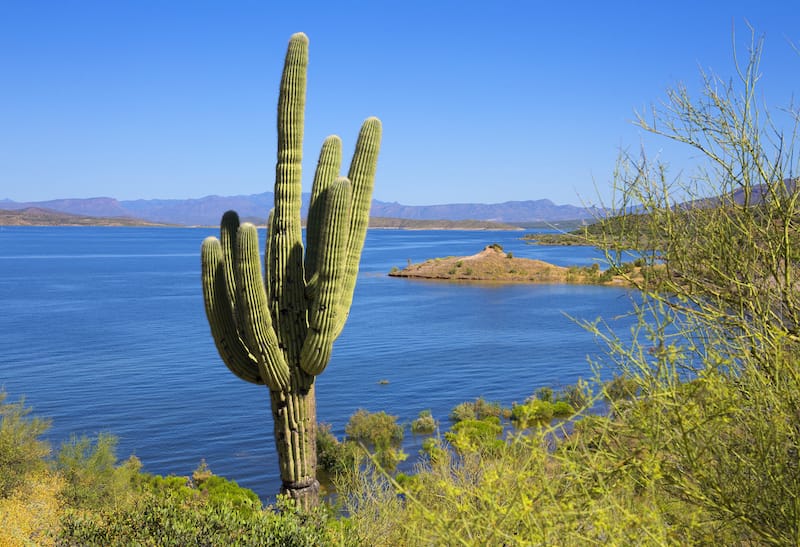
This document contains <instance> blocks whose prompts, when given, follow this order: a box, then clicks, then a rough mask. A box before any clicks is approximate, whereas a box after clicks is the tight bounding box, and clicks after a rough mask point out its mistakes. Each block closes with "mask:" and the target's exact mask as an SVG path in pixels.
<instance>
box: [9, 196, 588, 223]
mask: <svg viewBox="0 0 800 547" xmlns="http://www.w3.org/2000/svg"><path fill="white" fill-rule="evenodd" d="M309 199H310V194H308V193H304V194H303V206H302V210H301V214H302V215H303V216H305V215H306V213H307V211H308V202H309ZM272 204H273V193H272V192H264V193H261V194H250V195H234V196H220V195H211V196H204V197H201V198H190V199H138V200H117V199H115V198H111V197H95V198H65V199H56V200H47V201H34V202H17V201H13V200H9V199H3V200H0V209H6V210H18V209H25V208H29V207H36V208H43V209H50V210H54V211H59V212H63V213H70V214H77V215H87V216H98V217H134V218H139V219H143V220H147V221H149V222H157V223H169V224H181V225H186V226H198V225H199V226H209V225H216V224H218V223H219V219H220V218H221V217H222V214H223V213H224V212H225V211H228V210H231V209H233V210H235V211H237V212H238V213H239V216H240V217H242V218H246V217H257V218H262V217H263V218H266V216H267V214H268V212H269V210H270V209H271V208H272ZM371 215H372V216H375V217H391V218H401V219H409V220H452V221H460V220H476V221H493V222H514V223H523V222H542V221H544V222H552V221H563V220H580V219H588V218H593V217H594V216H595V215H596V210H595V209H592V208H585V207H577V206H574V205H557V204H555V203H553V202H552V201H550V200H549V199H539V200H526V201H506V202H503V203H490V204H487V203H450V204H440V205H403V204H401V203H397V202H384V201H380V200H373V202H372V210H371Z"/></svg>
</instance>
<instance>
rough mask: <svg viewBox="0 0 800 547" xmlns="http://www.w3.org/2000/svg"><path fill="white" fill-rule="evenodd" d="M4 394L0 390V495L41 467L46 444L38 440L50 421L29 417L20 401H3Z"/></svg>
mask: <svg viewBox="0 0 800 547" xmlns="http://www.w3.org/2000/svg"><path fill="white" fill-rule="evenodd" d="M6 396H7V395H6V393H5V392H4V391H0V498H3V497H6V496H9V495H11V493H12V492H13V491H14V489H15V488H17V487H18V486H20V485H22V484H23V483H24V482H25V477H26V476H27V475H28V474H29V473H32V472H35V471H41V470H42V469H44V468H45V466H46V464H45V462H44V458H46V457H47V456H48V455H49V454H50V445H49V444H48V443H47V442H46V441H43V440H42V439H41V436H42V435H43V434H44V433H45V432H46V431H47V430H48V429H49V428H50V422H49V421H48V420H44V419H41V418H36V417H31V416H30V413H31V409H30V408H28V407H26V406H25V401H24V400H22V399H20V400H19V401H18V402H16V403H7V402H5V399H6Z"/></svg>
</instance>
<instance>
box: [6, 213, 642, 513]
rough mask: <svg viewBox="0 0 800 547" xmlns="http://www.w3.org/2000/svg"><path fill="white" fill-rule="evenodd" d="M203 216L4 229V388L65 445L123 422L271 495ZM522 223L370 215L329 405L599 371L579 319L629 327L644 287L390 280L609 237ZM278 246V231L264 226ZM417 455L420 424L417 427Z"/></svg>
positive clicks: (518, 388) (143, 441) (566, 253)
mask: <svg viewBox="0 0 800 547" xmlns="http://www.w3.org/2000/svg"><path fill="white" fill-rule="evenodd" d="M211 234H216V230H212V229H201V228H100V227H76V228H72V227H57V228H50V227H48V228H39V227H3V228H1V229H0V301H1V302H2V304H3V313H2V314H1V315H0V344H2V347H3V351H2V355H0V387H4V388H5V391H6V392H7V393H8V400H12V401H15V400H18V399H19V398H20V397H22V396H24V398H25V401H26V404H27V405H28V406H30V407H32V408H33V411H34V414H35V415H37V416H42V417H48V418H52V420H53V426H52V428H51V430H50V431H49V432H48V434H47V438H48V439H49V440H51V442H52V443H53V445H54V447H55V448H57V447H58V446H59V444H60V443H61V442H63V441H65V440H67V439H69V437H70V435H71V434H86V435H96V434H97V433H99V432H108V433H112V434H114V435H116V436H117V437H118V438H119V445H118V455H119V456H120V458H121V459H124V458H126V457H127V456H128V455H130V454H135V455H136V456H138V457H139V458H140V459H141V460H142V462H143V463H144V467H145V470H147V471H149V472H152V473H158V474H170V473H173V474H178V475H189V474H191V472H192V470H193V469H195V468H196V467H197V465H198V463H199V462H200V460H201V458H204V459H205V460H206V461H207V463H208V465H209V467H210V468H211V470H212V471H213V472H214V473H217V474H220V475H224V476H226V477H228V478H230V479H233V480H236V481H237V482H239V484H241V485H243V486H247V487H249V488H252V489H253V490H255V491H256V492H257V493H258V494H259V495H260V496H261V497H262V499H264V500H267V499H269V498H270V497H272V496H273V495H274V494H275V492H276V491H277V489H278V488H279V485H280V480H279V477H278V474H277V464H276V455H275V449H274V446H273V439H272V424H271V415H270V410H269V397H268V393H267V391H266V388H263V387H259V386H255V385H253V384H249V383H246V382H243V381H241V380H239V379H238V378H236V377H235V376H234V375H233V374H232V373H230V372H229V371H228V369H227V368H226V367H225V365H224V364H223V363H222V362H221V360H220V359H219V357H218V355H217V353H216V349H215V348H214V344H213V341H212V339H211V335H210V331H209V328H208V325H207V323H206V319H205V313H204V311H203V300H202V293H201V287H200V273H199V272H200V258H199V253H200V250H199V249H200V243H201V241H202V240H203V239H204V238H205V237H206V236H207V235H211ZM522 235H523V232H513V231H509V232H502V231H501V232H485V231H402V230H371V231H370V232H369V234H368V237H367V243H366V247H365V249H364V254H363V257H362V264H361V272H360V276H359V280H358V286H357V288H356V294H355V297H354V302H353V306H352V309H351V312H350V319H349V320H348V323H347V326H346V328H345V330H344V332H343V333H342V335H341V337H340V338H339V340H338V341H337V342H336V344H335V346H334V351H333V357H332V359H331V362H330V364H329V365H328V368H327V369H326V370H325V372H324V373H323V374H322V375H321V376H320V377H319V378H318V380H317V398H318V399H317V403H318V408H317V414H318V419H319V420H320V421H321V422H327V423H330V424H331V425H332V426H333V432H334V433H335V434H337V436H340V437H341V436H342V435H343V434H344V426H345V424H346V423H347V420H348V418H349V417H350V415H351V414H352V413H353V412H355V411H356V410H357V409H359V408H365V409H367V410H370V411H378V410H386V411H387V412H389V413H390V414H393V415H396V416H398V417H399V419H400V421H401V422H405V423H409V422H410V421H411V420H413V419H414V418H416V416H417V415H418V413H419V412H420V411H421V410H424V409H430V410H431V411H432V413H433V415H434V417H435V418H437V419H438V420H439V421H440V422H441V423H442V426H443V428H446V427H447V425H448V418H447V416H448V414H449V412H450V410H451V409H452V408H453V407H454V406H456V405H457V404H458V403H460V402H463V401H466V400H473V399H475V398H476V397H479V396H482V397H484V398H486V399H487V400H491V401H498V402H500V403H502V404H504V405H510V404H511V403H512V402H513V401H518V402H522V401H523V400H524V399H525V398H526V397H528V396H529V395H531V394H532V393H533V392H534V391H535V390H536V389H537V388H539V387H542V386H552V387H558V386H563V385H567V384H570V383H574V382H575V381H576V380H577V379H578V378H579V377H584V378H588V377H591V376H592V371H591V368H590V366H589V364H588V362H587V356H590V355H596V354H598V353H599V352H601V351H602V347H600V346H598V344H597V343H596V341H595V340H594V338H593V337H592V336H591V335H590V334H588V333H587V332H585V331H583V330H582V329H581V328H580V327H579V326H578V325H576V324H575V322H574V321H573V320H572V319H571V318H570V317H577V318H582V319H590V320H593V319H596V318H597V317H600V316H602V317H603V318H605V319H606V320H609V321H612V320H614V318H618V319H616V320H615V326H616V327H617V328H618V329H619V330H620V331H624V330H625V327H626V325H627V323H628V322H629V321H630V320H629V319H627V318H624V317H622V316H624V315H625V314H626V313H628V312H629V311H630V310H631V297H632V296H633V294H632V292H631V291H629V290H627V289H621V288H612V287H595V286H575V285H502V286H500V285H471V284H454V283H447V282H431V281H427V282H426V281H416V280H409V279H398V278H390V277H388V276H387V275H386V273H387V272H388V271H389V270H391V269H392V267H393V266H397V267H404V266H405V265H406V264H407V262H408V261H412V262H421V261H423V260H426V259H428V258H434V257H437V256H448V255H470V254H474V253H477V252H478V251H480V250H481V249H482V248H483V247H484V246H486V245H488V244H490V243H499V244H501V245H502V246H503V247H504V249H505V250H506V251H508V252H513V254H514V256H515V257H527V258H538V259H541V260H546V261H548V262H552V263H555V264H559V265H564V266H568V265H589V264H591V263H592V262H595V261H601V260H602V255H601V254H600V253H599V251H597V250H596V249H592V248H584V247H544V246H534V245H528V244H526V243H525V242H524V241H522V240H521V239H520V237H521V236H522ZM261 240H262V247H263V233H262V234H261ZM406 437H407V440H408V442H407V444H406V447H405V449H406V451H407V452H409V454H410V458H409V461H410V462H413V460H414V459H415V455H416V450H417V447H418V445H419V444H418V443H419V440H418V439H414V438H413V436H412V435H411V433H410V431H409V430H407V431H406Z"/></svg>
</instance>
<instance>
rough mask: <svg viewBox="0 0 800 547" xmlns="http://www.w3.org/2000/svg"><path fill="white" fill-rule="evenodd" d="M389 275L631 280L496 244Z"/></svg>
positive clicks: (471, 279)
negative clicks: (520, 253)
mask: <svg viewBox="0 0 800 547" xmlns="http://www.w3.org/2000/svg"><path fill="white" fill-rule="evenodd" d="M639 270H640V269H639V268H636V267H633V266H632V267H631V271H630V272H629V274H632V276H633V277H634V278H636V277H639V276H640V275H641V274H640V271H639ZM389 275H390V276H391V277H407V278H415V279H441V280H447V281H459V282H461V281H464V282H491V283H547V284H565V283H566V284H579V285H615V286H624V285H629V284H630V283H629V282H628V281H627V280H626V278H625V277H623V276H622V275H614V274H613V273H612V272H610V271H606V272H603V271H601V270H600V267H599V265H598V264H593V265H592V266H589V267H579V266H571V267H564V266H556V265H555V264H550V263H548V262H544V261H542V260H534V259H530V258H516V257H514V256H513V255H512V254H511V253H506V252H505V251H504V250H503V248H502V247H501V246H500V245H498V244H496V243H495V244H492V245H488V246H486V247H485V248H484V249H483V250H482V251H481V252H479V253H477V254H474V255H472V256H462V257H457V256H450V257H446V258H433V259H430V260H426V261H425V262H422V263H419V264H410V265H408V266H407V267H405V268H403V269H399V268H395V269H393V270H392V271H391V272H389Z"/></svg>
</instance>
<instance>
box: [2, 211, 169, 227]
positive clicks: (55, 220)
mask: <svg viewBox="0 0 800 547" xmlns="http://www.w3.org/2000/svg"><path fill="white" fill-rule="evenodd" d="M0 226H168V224H164V223H156V222H148V221H146V220H141V219H138V218H130V217H95V216H88V215H73V214H69V213H62V212H60V211H52V210H49V209H42V208H39V207H27V208H25V209H19V210H14V211H8V210H5V209H0Z"/></svg>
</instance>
